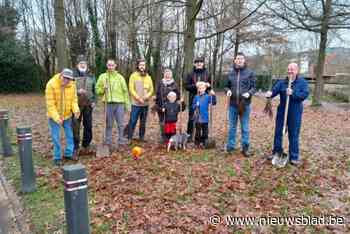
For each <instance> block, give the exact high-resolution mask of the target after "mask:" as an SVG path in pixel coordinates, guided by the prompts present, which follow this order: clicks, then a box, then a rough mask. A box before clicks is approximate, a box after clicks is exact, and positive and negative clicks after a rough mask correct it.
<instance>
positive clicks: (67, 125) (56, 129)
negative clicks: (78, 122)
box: [49, 118, 74, 159]
mask: <svg viewBox="0 0 350 234" xmlns="http://www.w3.org/2000/svg"><path fill="white" fill-rule="evenodd" d="M49 127H50V131H51V138H52V142H53V158H54V159H61V158H62V156H61V136H60V135H61V125H59V124H58V123H56V122H55V121H54V120H52V119H49ZM63 129H64V134H65V136H66V149H65V150H64V156H65V157H68V158H69V157H72V155H73V151H74V139H73V130H72V118H70V119H66V120H65V121H63Z"/></svg>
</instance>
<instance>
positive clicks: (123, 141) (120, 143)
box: [118, 138, 130, 145]
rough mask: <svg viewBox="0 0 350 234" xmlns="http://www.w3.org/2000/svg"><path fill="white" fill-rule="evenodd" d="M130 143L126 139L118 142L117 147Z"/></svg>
mask: <svg viewBox="0 0 350 234" xmlns="http://www.w3.org/2000/svg"><path fill="white" fill-rule="evenodd" d="M129 144H130V141H129V140H128V139H127V138H124V139H122V140H119V141H118V145H129Z"/></svg>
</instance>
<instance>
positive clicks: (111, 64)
mask: <svg viewBox="0 0 350 234" xmlns="http://www.w3.org/2000/svg"><path fill="white" fill-rule="evenodd" d="M114 66H115V64H113V63H108V64H107V67H114Z"/></svg>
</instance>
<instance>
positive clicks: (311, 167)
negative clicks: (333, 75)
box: [0, 95, 350, 233]
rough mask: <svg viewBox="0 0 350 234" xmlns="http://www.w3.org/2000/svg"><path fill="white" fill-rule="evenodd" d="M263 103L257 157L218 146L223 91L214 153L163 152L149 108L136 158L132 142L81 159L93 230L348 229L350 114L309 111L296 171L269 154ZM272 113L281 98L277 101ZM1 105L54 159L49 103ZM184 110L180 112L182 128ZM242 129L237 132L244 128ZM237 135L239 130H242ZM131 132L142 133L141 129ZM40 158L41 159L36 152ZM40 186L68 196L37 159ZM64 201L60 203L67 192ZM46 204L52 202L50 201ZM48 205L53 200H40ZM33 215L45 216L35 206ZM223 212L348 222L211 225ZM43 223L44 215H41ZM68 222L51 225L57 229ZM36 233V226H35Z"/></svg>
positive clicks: (257, 116) (98, 124) (39, 99)
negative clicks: (276, 163) (108, 152)
mask: <svg viewBox="0 0 350 234" xmlns="http://www.w3.org/2000/svg"><path fill="white" fill-rule="evenodd" d="M264 104H265V103H264V100H263V99H260V98H254V100H253V108H252V114H251V134H250V135H251V145H252V149H253V151H254V153H255V155H254V157H252V158H249V159H246V158H244V157H243V156H242V155H241V154H240V152H239V151H236V152H235V153H233V154H231V155H227V154H225V153H224V152H223V151H222V150H221V148H222V145H223V143H224V137H225V136H226V131H227V129H226V128H225V119H226V118H225V117H226V115H225V98H224V97H223V96H220V97H219V101H218V105H217V106H216V107H215V109H214V110H215V113H214V131H213V136H214V137H215V139H216V143H217V145H218V147H217V149H212V150H202V149H201V150H199V149H194V147H193V145H189V147H188V148H189V149H188V150H187V151H185V152H184V151H178V152H171V153H167V152H166V151H165V147H162V146H160V145H159V144H158V132H159V130H158V124H157V118H156V116H153V115H152V114H149V116H148V117H149V121H148V123H147V133H146V136H147V143H138V142H137V141H134V142H133V145H139V146H142V147H143V149H144V153H143V155H142V156H141V158H140V159H139V160H134V159H133V158H132V157H131V155H130V150H129V149H130V148H131V146H130V147H129V148H123V149H121V150H120V151H119V152H115V153H113V155H112V157H110V158H104V159H98V158H95V157H93V156H88V155H87V156H81V158H80V162H81V163H82V164H84V165H85V166H86V167H87V172H88V180H89V199H90V201H89V207H90V216H91V223H92V227H93V232H94V233H236V232H238V233H239V232H242V233H251V232H254V233H290V232H297V233H349V232H350V227H349V222H350V188H349V186H350V157H349V156H350V112H349V111H345V110H344V111H343V110H336V111H334V110H332V111H328V110H327V109H324V108H317V109H316V108H313V107H309V106H307V107H305V110H304V115H303V126H302V131H301V145H300V149H301V158H302V160H303V165H302V166H301V167H300V168H295V167H292V166H287V167H286V168H284V169H276V168H273V167H272V166H271V164H270V162H269V161H267V160H266V159H265V156H266V155H267V154H269V153H270V152H271V147H272V141H273V130H274V120H270V119H269V118H268V117H267V116H265V115H264V114H263V113H262V110H263V108H264ZM273 105H274V111H275V110H276V106H277V101H275V102H274V103H273ZM0 106H1V108H8V109H9V110H10V113H11V115H10V116H11V122H10V126H11V127H12V128H13V129H14V128H15V127H16V126H19V125H30V126H32V129H33V139H34V140H33V149H34V151H35V152H36V154H37V156H35V157H37V158H36V161H37V160H43V161H48V162H49V161H50V160H51V158H52V153H51V151H52V144H51V141H50V136H49V130H48V126H47V125H48V124H47V117H46V108H45V100H44V97H43V96H41V95H6V96H5V95H1V96H0ZM102 110H103V108H102V105H101V104H99V105H98V107H97V109H96V110H95V112H94V144H95V145H98V144H99V143H100V142H101V139H102V130H103V126H104V125H103V123H102V119H103V111H102ZM186 119H187V116H186V114H184V115H183V120H184V121H183V124H182V126H183V128H185V125H186V124H185V120H186ZM238 132H239V131H238ZM238 135H240V134H238ZM135 136H137V131H136V134H135ZM38 155H40V156H38ZM36 171H37V174H38V176H39V182H40V183H39V184H38V186H39V189H40V186H46V187H45V189H47V188H48V190H51V191H59V192H62V174H61V171H60V170H59V169H55V168H53V167H52V166H50V163H46V164H37V165H36ZM61 195H62V200H63V193H62V194H61ZM48 200H49V199H48ZM44 202H47V203H48V204H49V203H50V201H46V200H45V201H44ZM54 211H56V212H57V213H56V215H57V216H58V217H60V218H56V219H55V220H56V222H60V223H61V224H62V222H64V212H63V208H62V207H61V206H59V208H58V209H54V210H53V212H54ZM35 212H36V213H35V214H32V216H37V215H39V216H40V214H37V213H38V212H39V213H40V210H37V211H35ZM214 214H218V215H220V216H221V217H223V218H224V217H227V216H244V217H248V216H252V217H263V216H278V217H282V216H283V217H287V216H302V215H304V216H312V217H320V216H331V215H332V216H341V217H343V218H344V219H345V221H346V224H344V225H328V226H326V225H323V226H322V225H320V226H303V225H300V226H286V225H275V226H271V225H270V226H237V225H236V226H228V225H225V223H224V222H222V224H221V225H217V226H214V225H211V224H210V222H209V217H210V216H212V215H214ZM43 222H44V221H43ZM62 226H63V225H60V224H57V223H56V224H52V225H46V226H45V228H46V231H57V230H59V229H60V228H61V229H62ZM33 228H34V229H35V227H33Z"/></svg>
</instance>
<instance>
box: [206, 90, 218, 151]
mask: <svg viewBox="0 0 350 234" xmlns="http://www.w3.org/2000/svg"><path fill="white" fill-rule="evenodd" d="M210 98H211V101H212V100H213V97H212V96H210ZM215 147H216V141H215V139H214V137H213V104H212V102H211V103H210V106H209V137H208V139H207V141H206V142H205V148H206V149H213V148H215Z"/></svg>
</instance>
